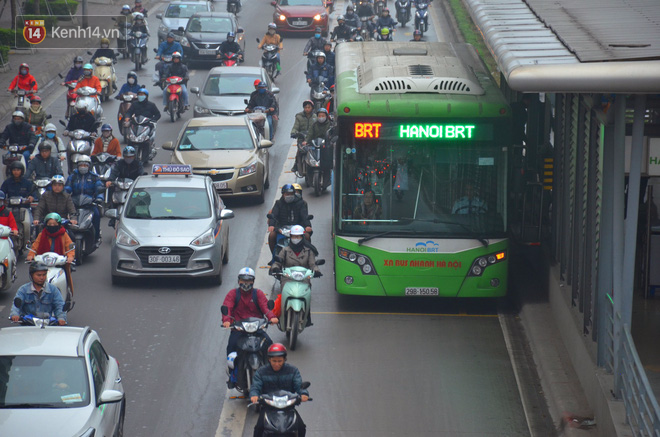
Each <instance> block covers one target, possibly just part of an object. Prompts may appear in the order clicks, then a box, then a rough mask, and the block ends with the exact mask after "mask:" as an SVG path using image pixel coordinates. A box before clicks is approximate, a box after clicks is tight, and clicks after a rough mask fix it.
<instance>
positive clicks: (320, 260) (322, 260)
mask: <svg viewBox="0 0 660 437" xmlns="http://www.w3.org/2000/svg"><path fill="white" fill-rule="evenodd" d="M323 264H325V260H324V259H317V260H316V265H317V266H322V265H323Z"/></svg>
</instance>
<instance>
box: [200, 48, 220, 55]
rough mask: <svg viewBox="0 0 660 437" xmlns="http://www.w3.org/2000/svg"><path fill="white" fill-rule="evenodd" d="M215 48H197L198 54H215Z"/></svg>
mask: <svg viewBox="0 0 660 437" xmlns="http://www.w3.org/2000/svg"><path fill="white" fill-rule="evenodd" d="M216 53H217V50H214V49H199V54H200V55H215V54H216Z"/></svg>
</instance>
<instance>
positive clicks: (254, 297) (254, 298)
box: [234, 287, 264, 315]
mask: <svg viewBox="0 0 660 437" xmlns="http://www.w3.org/2000/svg"><path fill="white" fill-rule="evenodd" d="M235 290H236V300H235V301H234V308H236V307H237V306H238V303H239V302H240V301H241V290H240V289H238V288H235ZM252 302H254V305H255V306H256V307H257V309H258V310H259V312H260V313H261V315H263V314H264V313H263V312H262V311H261V307H260V306H259V301H258V300H257V289H256V288H254V287H252Z"/></svg>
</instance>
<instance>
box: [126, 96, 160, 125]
mask: <svg viewBox="0 0 660 437" xmlns="http://www.w3.org/2000/svg"><path fill="white" fill-rule="evenodd" d="M134 115H135V116H137V115H143V116H145V117H148V118H150V119H151V120H153V121H154V122H157V121H158V120H160V111H159V110H158V108H157V107H156V104H155V103H153V102H150V101H149V91H148V90H147V89H146V88H140V90H139V91H138V94H137V102H134V103H133V104H132V105H131V107H130V108H128V111H126V117H128V118H131V117H133V116H134Z"/></svg>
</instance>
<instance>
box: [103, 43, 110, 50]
mask: <svg viewBox="0 0 660 437" xmlns="http://www.w3.org/2000/svg"><path fill="white" fill-rule="evenodd" d="M108 47H110V46H109V45H108V44H101V48H102V49H107V48H108Z"/></svg>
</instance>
